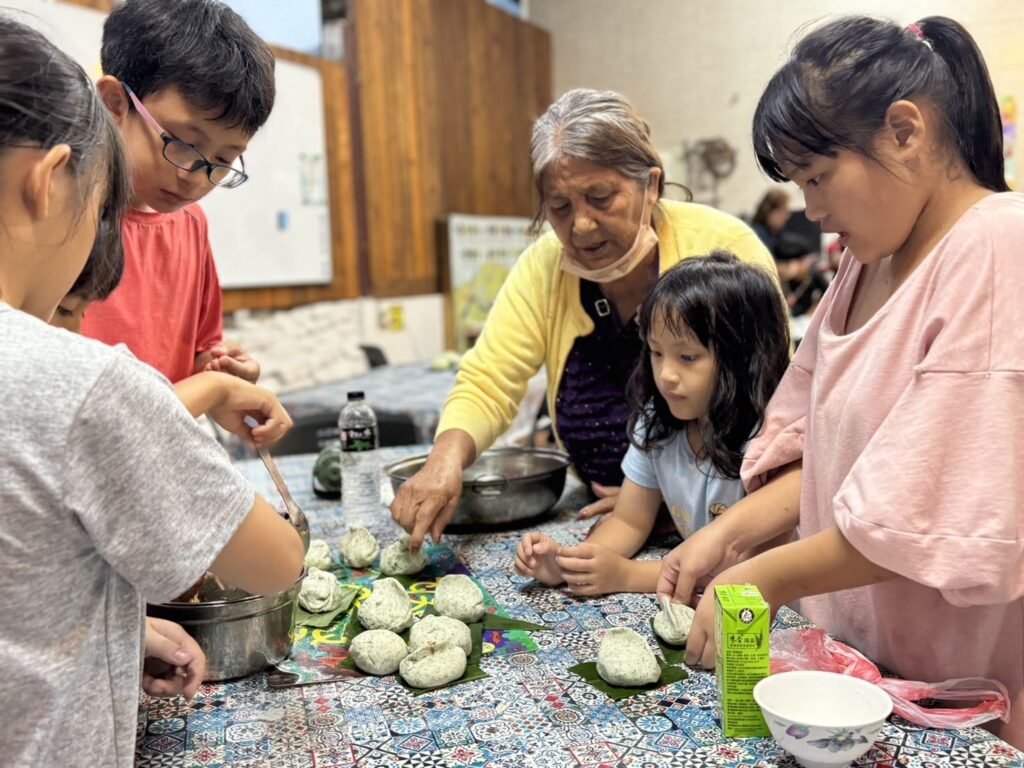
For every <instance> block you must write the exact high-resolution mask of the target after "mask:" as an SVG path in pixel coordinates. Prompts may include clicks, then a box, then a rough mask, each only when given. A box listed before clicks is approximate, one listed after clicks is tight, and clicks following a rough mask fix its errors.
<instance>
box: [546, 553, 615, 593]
mask: <svg viewBox="0 0 1024 768" xmlns="http://www.w3.org/2000/svg"><path fill="white" fill-rule="evenodd" d="M556 562H557V563H558V567H559V568H561V569H562V576H563V577H564V578H565V583H566V584H568V585H569V590H570V591H571V592H572V593H573V594H574V595H607V594H610V593H612V592H622V591H624V586H625V580H626V578H625V574H626V570H627V569H628V568H629V566H630V563H631V561H630V560H629V559H628V558H625V557H623V556H622V555H620V554H619V553H618V552H613V551H612V550H610V549H608V548H607V547H604V546H602V545H600V544H592V543H588V542H584V543H582V544H578V545H576V546H575V547H560V548H559V550H558V558H557V560H556Z"/></svg>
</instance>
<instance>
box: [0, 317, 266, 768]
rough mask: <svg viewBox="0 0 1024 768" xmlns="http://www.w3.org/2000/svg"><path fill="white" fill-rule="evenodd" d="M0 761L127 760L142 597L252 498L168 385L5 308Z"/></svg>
mask: <svg viewBox="0 0 1024 768" xmlns="http://www.w3.org/2000/svg"><path fill="white" fill-rule="evenodd" d="M0 349H2V350H3V354H2V355H0V391H2V392H3V397H2V398H0V415H2V421H3V425H4V430H3V431H4V447H3V450H2V451H0V563H2V567H0V605H2V606H3V607H4V609H5V613H6V615H5V619H4V621H3V622H2V624H0V668H2V669H3V674H2V675H0V710H2V711H3V728H0V755H3V761H4V762H5V763H7V761H10V764H14V765H26V766H29V765H31V766H43V765H47V766H49V765H54V766H56V765H60V766H78V765H83V766H84V765H89V766H98V765H103V766H131V765H132V764H133V762H134V746H135V725H136V719H137V708H138V697H139V684H140V673H141V651H142V644H143V639H144V623H143V604H144V602H163V601H166V600H169V599H171V598H173V597H174V596H175V595H178V594H180V593H181V592H183V591H185V589H186V588H187V587H188V586H189V585H190V584H192V583H193V582H194V581H196V580H197V579H198V578H199V577H200V576H201V575H202V573H203V572H204V571H205V570H206V569H207V568H208V567H209V566H210V565H211V563H212V562H213V560H214V559H215V558H216V556H217V554H218V553H219V552H220V550H221V549H223V547H224V545H225V544H226V543H227V542H228V540H229V539H230V538H231V536H233V535H234V532H235V530H236V529H237V528H238V526H239V525H240V524H241V522H242V521H243V520H244V519H245V517H246V515H247V514H248V513H249V510H250V509H251V508H252V505H253V503H254V499H255V496H254V492H253V490H252V488H251V487H250V486H249V485H248V484H247V483H246V482H245V480H244V479H243V478H242V477H241V476H240V475H239V473H238V472H237V471H236V470H235V469H234V468H233V467H232V466H231V464H230V463H229V461H228V459H227V457H226V455H225V454H224V452H223V451H222V450H221V449H220V447H219V446H218V445H217V444H216V443H215V442H214V441H213V440H212V439H211V438H209V437H208V436H207V435H205V434H204V433H203V432H202V431H201V430H200V428H199V427H198V426H197V425H196V422H195V420H194V419H193V418H192V417H191V416H190V415H189V413H188V412H187V411H186V410H185V408H184V407H183V406H182V405H181V403H180V401H179V400H178V398H177V397H176V395H175V393H174V390H173V388H172V387H171V386H170V383H169V382H168V381H167V380H166V379H165V378H163V377H162V376H161V375H160V374H158V373H157V372H156V371H154V370H153V369H151V368H149V367H148V366H146V365H144V364H142V363H140V362H138V361H137V360H135V359H134V358H132V357H131V356H130V355H129V354H127V353H126V352H123V351H118V350H115V349H113V348H110V347H107V346H105V345H103V344H100V343H99V342H95V341H92V340H89V339H84V338H81V337H79V336H75V335H73V334H70V333H68V332H66V331H62V330H58V329H56V328H51V327H49V326H47V325H46V324H45V323H42V322H40V321H39V320H37V319H35V318H33V317H30V316H28V315H26V314H24V313H22V312H18V311H15V310H13V309H11V308H10V307H8V306H6V305H3V304H0Z"/></svg>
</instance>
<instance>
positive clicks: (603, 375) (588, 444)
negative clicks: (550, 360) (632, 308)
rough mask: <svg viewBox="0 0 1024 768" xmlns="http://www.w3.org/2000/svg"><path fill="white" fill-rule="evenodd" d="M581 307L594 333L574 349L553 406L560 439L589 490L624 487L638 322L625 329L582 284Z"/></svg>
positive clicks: (593, 288)
mask: <svg viewBox="0 0 1024 768" xmlns="http://www.w3.org/2000/svg"><path fill="white" fill-rule="evenodd" d="M580 301H581V302H582V303H583V308H584V309H585V310H586V312H587V314H588V315H590V319H591V320H593V321H594V332H593V333H591V334H590V335H589V336H580V337H579V338H578V339H576V341H575V342H574V343H573V346H572V349H571V350H570V352H569V357H568V359H567V360H566V362H565V370H564V371H563V373H562V382H561V385H560V386H559V390H558V398H557V400H556V401H555V415H556V420H557V421H556V423H557V426H558V436H559V437H560V438H561V440H562V444H563V445H564V446H565V449H566V451H568V453H569V456H570V458H571V459H572V462H573V464H574V465H575V467H576V472H577V473H578V474H579V476H580V478H581V479H582V480H583V481H584V482H585V483H587V485H589V484H590V483H591V482H592V481H597V482H598V483H601V484H603V485H622V467H621V466H620V465H621V464H622V457H623V456H625V455H626V448H627V447H628V446H629V438H628V437H627V435H626V419H627V418H628V416H629V408H628V407H627V406H626V382H627V381H628V380H629V376H630V374H631V373H632V372H633V367H634V366H635V365H636V361H637V359H638V358H639V356H640V353H641V352H642V351H643V344H642V343H641V342H640V334H639V331H638V330H637V326H636V321H635V320H634V319H631V320H630V321H629V322H628V323H625V324H623V322H622V321H621V320H620V319H619V315H618V313H617V312H616V311H615V306H614V305H613V304H612V303H611V302H610V301H608V300H607V299H606V298H605V297H604V294H602V293H601V289H600V286H598V284H597V283H593V282H590V281H589V280H580Z"/></svg>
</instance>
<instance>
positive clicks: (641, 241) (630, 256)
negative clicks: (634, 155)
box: [562, 181, 658, 283]
mask: <svg viewBox="0 0 1024 768" xmlns="http://www.w3.org/2000/svg"><path fill="white" fill-rule="evenodd" d="M649 189H650V182H649V181H648V185H647V186H646V187H644V207H643V210H642V211H641V212H640V228H639V229H637V231H636V238H635V239H634V240H633V245H631V246H630V248H629V250H628V251H626V252H625V253H624V254H623V255H622V256H621V257H620V258H619V259H616V260H615V261H614V262H612V263H611V264H609V265H608V266H606V267H601V268H600V269H588V268H587V267H586V266H585V265H584V264H581V263H580V262H579V261H577V260H576V259H574V258H572V257H571V256H570V255H569V254H568V253H566V252H565V248H562V271H563V272H568V273H569V274H570V275H576V276H577V277H581V278H583V279H584V280H591V281H593V282H595V283H613V282H615V281H616V280H618V279H619V278H621V277H625V276H626V275H628V274H629V273H630V272H632V271H633V270H634V269H636V268H637V267H638V266H640V264H641V263H643V260H644V259H645V258H647V255H648V254H649V253H650V252H651V251H652V250H653V249H654V248H655V247H657V245H658V233H657V232H655V231H654V227H652V226H651V216H650V213H651V198H650V196H649V195H648V194H647V193H648V191H649Z"/></svg>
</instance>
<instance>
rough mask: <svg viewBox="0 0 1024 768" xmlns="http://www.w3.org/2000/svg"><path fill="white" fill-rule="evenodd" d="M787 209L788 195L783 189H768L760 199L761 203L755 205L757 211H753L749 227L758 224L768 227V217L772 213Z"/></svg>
mask: <svg viewBox="0 0 1024 768" xmlns="http://www.w3.org/2000/svg"><path fill="white" fill-rule="evenodd" d="M788 207H789V193H788V192H787V191H786V190H784V189H769V190H768V191H767V192H765V193H764V197H762V198H761V202H760V203H758V204H757V210H756V211H754V216H753V218H751V220H750V224H751V226H753V225H755V224H758V225H760V226H762V227H765V228H767V227H768V216H769V214H771V213H772V211H777V210H778V209H779V208H788Z"/></svg>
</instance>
